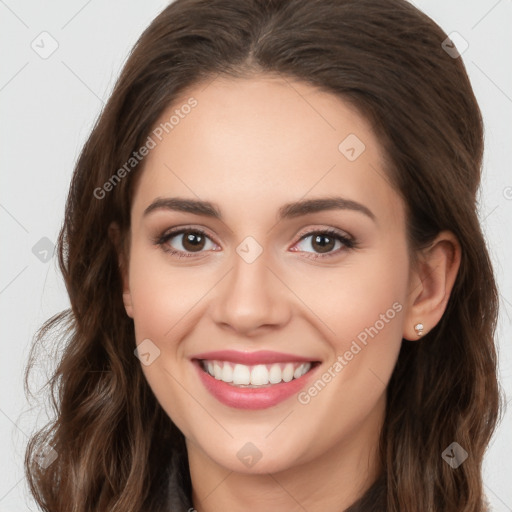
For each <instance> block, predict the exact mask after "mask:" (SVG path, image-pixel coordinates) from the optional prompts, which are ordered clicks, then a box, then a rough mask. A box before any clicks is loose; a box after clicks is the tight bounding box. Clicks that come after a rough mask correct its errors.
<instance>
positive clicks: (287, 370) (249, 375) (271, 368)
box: [202, 361, 311, 387]
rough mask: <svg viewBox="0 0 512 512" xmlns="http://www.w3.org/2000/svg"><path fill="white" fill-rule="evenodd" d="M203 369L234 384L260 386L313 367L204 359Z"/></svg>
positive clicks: (287, 379)
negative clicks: (247, 363) (247, 364)
mask: <svg viewBox="0 0 512 512" xmlns="http://www.w3.org/2000/svg"><path fill="white" fill-rule="evenodd" d="M202 367H203V369H204V370H205V371H206V372H207V373H209V374H210V375H211V376H212V377H214V378H216V379H217V380H222V381H224V382H227V383H229V384H233V385H234V386H245V387H259V386H268V385H269V384H270V385H272V384H279V383H280V382H283V381H284V382H290V381H291V380H293V379H298V378H299V377H302V376H303V375H304V374H305V373H307V372H308V371H309V370H310V369H311V363H274V364H271V365H270V364H269V365H266V364H257V365H254V366H246V365H245V364H234V363H230V362H228V361H202Z"/></svg>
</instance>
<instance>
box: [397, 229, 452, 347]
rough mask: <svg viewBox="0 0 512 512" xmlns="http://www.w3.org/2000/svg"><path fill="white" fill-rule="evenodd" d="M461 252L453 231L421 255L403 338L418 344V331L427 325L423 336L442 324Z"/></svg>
mask: <svg viewBox="0 0 512 512" xmlns="http://www.w3.org/2000/svg"><path fill="white" fill-rule="evenodd" d="M460 259H461V249H460V244H459V241H458V240H457V237H456V236H455V235H454V234H453V233H452V232H451V231H441V232H440V233H439V234H438V235H437V237H436V238H435V240H434V241H433V242H432V243H431V244H430V245H429V246H428V247H427V248H425V249H423V250H422V251H421V252H420V254H419V255H418V261H417V263H416V264H415V265H414V267H413V268H412V269H411V274H410V279H409V300H408V304H407V311H406V315H405V317H404V321H405V324H404V332H403V337H404V338H405V339H408V340H417V339H419V338H420V336H421V334H418V333H417V332H416V330H415V329H414V326H415V325H417V324H423V335H424V334H426V333H427V332H428V331H430V330H431V329H432V328H433V327H435V326H436V325H437V323H438V322H439V321H440V320H441V317H442V316H443V313H444V312H445V310H446V305H447V304H448V299H449V298H450V294H451V291H452V288H453V285H454V283H455V278H456V277H457V272H458V270H459V266H460Z"/></svg>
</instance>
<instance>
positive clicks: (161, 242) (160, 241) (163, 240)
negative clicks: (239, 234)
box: [153, 227, 357, 260]
mask: <svg viewBox="0 0 512 512" xmlns="http://www.w3.org/2000/svg"><path fill="white" fill-rule="evenodd" d="M183 233H194V234H199V235H201V236H204V237H205V238H208V239H209V240H211V237H210V236H208V235H207V233H206V232H205V231H203V230H202V229H200V228H187V227H185V228H179V229H176V230H174V231H168V232H166V233H164V234H162V235H160V236H158V237H156V238H155V239H154V240H153V243H154V244H155V245H158V246H160V247H161V248H162V250H163V251H165V252H167V253H169V254H170V255H171V256H174V257H177V258H194V257H196V256H195V254H194V253H185V252H183V251H178V250H175V249H170V248H169V246H168V245H167V243H168V242H169V240H171V239H172V238H174V237H175V236H177V235H181V234H183ZM318 234H320V235H329V236H330V237H332V238H334V239H336V240H338V241H340V242H341V243H342V244H343V246H344V248H345V249H349V250H350V249H354V248H356V247H357V242H356V240H355V239H354V238H351V237H347V236H344V235H342V234H341V233H340V232H338V231H336V230H335V229H329V228H327V229H321V230H316V231H308V232H307V233H303V234H302V235H301V237H300V238H299V240H298V241H297V242H296V244H298V243H299V242H301V241H302V240H304V239H305V238H308V237H310V236H313V235H318ZM211 241H212V242H213V240H211ZM341 250H342V249H338V250H337V251H332V252H329V253H325V254H320V253H307V254H309V256H306V257H307V258H310V259H315V260H316V259H319V258H320V259H324V258H329V257H332V256H336V255H337V254H338V253H339V252H340V251H341ZM201 252H202V251H199V252H198V253H197V254H200V253H201ZM297 252H301V251H297Z"/></svg>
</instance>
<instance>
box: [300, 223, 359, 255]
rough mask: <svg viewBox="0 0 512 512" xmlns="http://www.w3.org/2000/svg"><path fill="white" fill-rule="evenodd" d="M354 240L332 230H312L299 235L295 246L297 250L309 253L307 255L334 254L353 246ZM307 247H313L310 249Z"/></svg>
mask: <svg viewBox="0 0 512 512" xmlns="http://www.w3.org/2000/svg"><path fill="white" fill-rule="evenodd" d="M355 245H356V244H355V241H354V240H353V239H352V238H349V237H348V236H344V235H342V234H341V233H338V232H337V231H333V230H324V231H312V232H310V233H306V234H305V235H304V236H302V237H301V239H300V241H299V243H298V244H297V247H298V249H297V250H299V251H303V252H307V253H310V254H311V256H309V257H322V255H325V257H327V256H331V255H333V256H334V255H336V254H338V253H339V252H341V251H343V249H352V248H353V247H355ZM308 249H313V251H310V250H308Z"/></svg>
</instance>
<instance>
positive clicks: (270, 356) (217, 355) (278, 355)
mask: <svg viewBox="0 0 512 512" xmlns="http://www.w3.org/2000/svg"><path fill="white" fill-rule="evenodd" d="M191 359H206V360H208V361H229V362H231V363H239V364H244V365H248V366H249V365H256V364H272V363H293V362H296V361H298V362H312V361H316V359H314V358H311V357H302V356H298V355H295V354H285V353H283V352H273V351H270V350H258V351H256V352H240V351H238V350H214V351H212V352H202V353H201V354H195V355H193V356H192V357H191Z"/></svg>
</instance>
